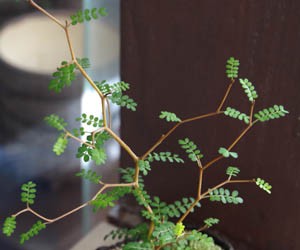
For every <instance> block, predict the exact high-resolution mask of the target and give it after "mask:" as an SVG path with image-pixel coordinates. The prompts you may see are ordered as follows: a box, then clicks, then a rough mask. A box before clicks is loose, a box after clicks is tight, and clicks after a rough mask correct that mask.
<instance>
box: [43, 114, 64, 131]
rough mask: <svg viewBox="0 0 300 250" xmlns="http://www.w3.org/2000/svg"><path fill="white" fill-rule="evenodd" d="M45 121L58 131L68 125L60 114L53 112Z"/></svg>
mask: <svg viewBox="0 0 300 250" xmlns="http://www.w3.org/2000/svg"><path fill="white" fill-rule="evenodd" d="M44 121H45V122H46V123H47V124H48V125H49V126H51V127H53V128H56V129H57V130H58V131H61V130H64V129H65V127H66V126H67V125H68V124H67V123H66V122H65V121H64V119H63V118H60V117H59V116H58V115H55V114H51V115H49V116H46V117H45V118H44Z"/></svg>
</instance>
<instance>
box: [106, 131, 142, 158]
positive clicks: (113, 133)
mask: <svg viewBox="0 0 300 250" xmlns="http://www.w3.org/2000/svg"><path fill="white" fill-rule="evenodd" d="M105 130H106V131H107V132H108V133H109V134H110V135H111V136H112V137H113V138H114V139H115V140H116V141H117V142H118V143H119V145H120V146H121V147H123V148H124V149H125V150H126V152H127V153H128V154H129V155H130V156H131V157H132V159H133V160H134V161H135V162H136V161H138V159H139V158H138V157H137V156H136V154H135V153H134V152H133V151H132V150H131V148H130V147H129V146H128V145H127V144H126V143H125V142H124V141H123V140H122V139H121V138H120V137H119V136H117V135H116V134H115V132H114V131H112V130H111V129H110V128H108V127H106V128H105Z"/></svg>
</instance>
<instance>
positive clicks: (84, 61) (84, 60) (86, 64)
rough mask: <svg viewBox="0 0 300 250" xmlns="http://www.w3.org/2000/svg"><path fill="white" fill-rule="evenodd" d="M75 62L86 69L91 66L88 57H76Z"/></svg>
mask: <svg viewBox="0 0 300 250" xmlns="http://www.w3.org/2000/svg"><path fill="white" fill-rule="evenodd" d="M76 60H77V62H78V63H79V64H80V66H81V67H82V68H84V69H87V68H89V67H91V64H90V60H89V59H88V58H86V57H85V58H81V59H80V58H76Z"/></svg>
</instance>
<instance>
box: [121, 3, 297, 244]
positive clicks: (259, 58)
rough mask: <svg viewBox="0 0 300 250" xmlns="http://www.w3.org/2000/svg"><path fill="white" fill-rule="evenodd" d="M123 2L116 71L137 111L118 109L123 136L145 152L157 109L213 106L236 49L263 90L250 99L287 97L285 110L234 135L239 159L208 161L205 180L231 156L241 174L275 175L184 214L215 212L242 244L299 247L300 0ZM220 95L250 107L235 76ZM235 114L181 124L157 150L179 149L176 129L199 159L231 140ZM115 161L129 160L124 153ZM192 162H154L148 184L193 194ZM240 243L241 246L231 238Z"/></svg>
mask: <svg viewBox="0 0 300 250" xmlns="http://www.w3.org/2000/svg"><path fill="white" fill-rule="evenodd" d="M121 4H122V65H121V67H122V78H123V80H125V81H128V82H130V83H131V84H132V91H131V95H132V96H133V97H134V98H135V99H136V100H137V101H138V103H139V106H138V111H137V112H135V113H130V112H127V111H123V113H122V136H123V138H124V140H126V141H127V142H128V143H129V145H130V146H131V147H132V148H133V150H135V151H136V152H137V153H138V154H142V153H144V152H145V151H146V150H147V149H148V147H150V146H151V144H152V143H154V142H155V140H157V139H158V138H159V137H160V135H161V134H162V133H164V132H165V131H167V130H168V128H169V124H165V123H164V122H163V121H160V120H159V119H157V117H158V114H159V112H160V110H168V111H172V112H175V113H177V114H178V116H179V117H182V118H186V117H191V116H193V115H197V114H203V113H207V112H211V111H214V110H215V109H216V108H217V106H218V104H219V101H220V99H221V98H222V95H223V94H224V91H225V89H226V87H227V84H228V82H227V80H226V77H225V73H224V65H225V62H226V60H227V58H228V57H230V56H234V57H236V58H239V59H240V62H241V69H240V76H241V77H247V78H249V79H250V80H251V81H252V82H253V83H254V84H255V85H256V88H257V91H258V93H259V95H260V98H259V100H258V102H257V105H256V108H257V109H260V108H265V107H267V106H270V105H273V104H275V103H279V104H284V105H285V106H286V108H287V109H288V110H289V111H290V112H291V114H290V115H289V116H288V117H287V118H284V119H282V120H276V121H272V122H268V123H265V124H257V126H255V127H254V128H253V129H252V130H251V131H250V132H249V134H248V135H247V136H246V137H245V138H244V139H243V140H242V141H241V142H240V143H239V144H238V145H237V147H236V148H235V150H236V151H237V152H238V153H239V155H240V157H239V159H238V160H236V161H224V160H223V161H221V162H219V163H218V164H216V166H215V167H214V168H212V169H211V170H208V171H207V174H206V176H205V177H206V178H207V179H205V182H204V185H205V186H206V187H209V185H211V184H214V183H217V182H218V181H220V180H222V178H223V176H224V171H225V169H226V167H227V166H228V164H232V165H236V166H239V167H240V168H241V170H242V172H241V177H244V178H246V177H256V176H262V177H264V178H266V179H268V180H270V182H271V183H273V186H274V190H273V194H272V196H268V195H266V194H265V193H263V192H260V190H257V189H256V188H255V187H254V186H251V185H250V186H243V187H239V190H240V191H241V194H242V196H243V197H244V198H245V204H243V205H242V206H239V207H235V206H222V205H218V204H209V203H207V202H204V203H203V208H202V209H201V211H199V212H198V213H195V214H193V215H192V216H190V217H189V220H190V221H195V220H197V221H199V222H201V220H202V219H203V218H205V217H206V216H214V217H220V218H221V219H222V222H221V223H220V225H219V226H218V229H220V230H221V231H223V232H224V233H226V234H228V235H230V237H231V238H232V239H233V240H236V241H237V242H238V241H242V242H245V243H246V244H248V245H249V247H248V249H251V250H253V249H257V250H259V249H262V250H282V249H289V250H298V249H300V242H299V240H297V236H298V235H299V233H298V225H299V223H300V214H299V210H300V199H298V194H299V192H300V181H299V179H300V170H299V169H300V168H299V160H300V157H299V149H300V140H299V139H300V118H299V117H300V116H299V114H300V101H299V98H300V95H299V93H300V84H299V79H300V1H296V0H294V1H293V0H276V1H274V0H251V1H250V0H248V1H246V0H206V1H204V0H189V1H184V0H151V1H140V0H124V1H122V2H121ZM226 105H231V106H234V107H237V108H239V109H241V110H243V111H245V112H248V111H247V110H248V105H249V104H248V102H247V101H246V100H245V98H244V96H243V95H242V92H241V88H240V86H238V84H236V86H234V89H233V91H232V93H231V94H230V98H229V100H228V102H227V103H226ZM242 129H243V128H242V126H241V124H237V122H235V121H234V120H230V119H224V118H221V117H215V118H209V119H207V120H203V121H199V122H195V123H193V124H187V125H184V126H182V127H180V128H179V129H178V130H177V131H176V132H175V133H174V134H173V135H172V136H171V137H170V140H168V141H167V142H166V143H164V144H163V145H161V146H160V148H159V150H161V151H163V150H166V149H168V150H172V151H174V152H180V149H179V147H178V146H177V145H176V144H174V145H173V144H172V143H174V142H176V140H177V139H178V138H183V137H186V136H189V137H191V138H192V139H193V140H194V141H196V142H197V143H198V144H199V145H200V148H201V149H202V150H203V152H204V154H205V161H209V159H211V158H213V157H214V156H216V152H217V149H218V147H220V146H224V145H229V144H230V143H231V141H232V140H233V138H235V137H236V136H237V135H238V134H239V133H240V131H241V130H242ZM122 161H123V162H124V164H125V165H126V166H127V165H128V164H130V161H129V160H128V158H127V157H126V155H125V154H123V155H122ZM196 174H197V169H195V167H194V166H193V165H189V164H188V165H187V166H184V167H176V166H172V167H171V166H170V167H163V166H157V168H155V170H154V171H153V173H152V174H151V175H150V176H149V177H148V178H147V183H148V184H151V188H149V191H150V192H151V193H152V194H161V195H162V197H164V198H165V199H167V200H173V199H176V198H179V197H180V196H181V195H193V192H194V191H195V190H196V185H197V180H196V179H195V178H194V176H195V175H196ZM238 249H241V248H238Z"/></svg>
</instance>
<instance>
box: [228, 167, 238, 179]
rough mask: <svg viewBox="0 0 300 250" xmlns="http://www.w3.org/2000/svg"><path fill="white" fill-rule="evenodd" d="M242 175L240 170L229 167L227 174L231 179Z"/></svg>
mask: <svg viewBox="0 0 300 250" xmlns="http://www.w3.org/2000/svg"><path fill="white" fill-rule="evenodd" d="M239 173H240V170H239V169H238V168H237V167H231V166H230V167H228V168H227V170H226V174H227V175H229V176H230V177H232V176H237V175H238V174H239Z"/></svg>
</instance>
